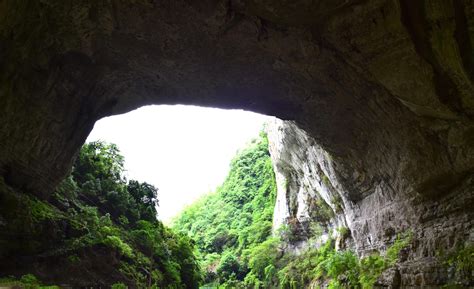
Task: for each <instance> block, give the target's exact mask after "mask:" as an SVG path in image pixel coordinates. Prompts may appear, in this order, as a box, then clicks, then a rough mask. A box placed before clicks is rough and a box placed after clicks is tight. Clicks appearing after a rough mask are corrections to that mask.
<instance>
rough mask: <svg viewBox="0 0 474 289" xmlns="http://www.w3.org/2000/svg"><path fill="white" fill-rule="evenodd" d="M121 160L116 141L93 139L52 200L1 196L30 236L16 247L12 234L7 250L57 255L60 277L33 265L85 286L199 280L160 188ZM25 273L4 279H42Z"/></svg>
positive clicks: (194, 284) (190, 248)
mask: <svg viewBox="0 0 474 289" xmlns="http://www.w3.org/2000/svg"><path fill="white" fill-rule="evenodd" d="M123 162H124V159H123V157H122V156H121V155H120V152H119V150H118V148H117V147H116V146H115V145H113V144H106V143H104V142H92V143H88V144H85V145H84V146H83V147H82V149H81V151H80V153H79V155H78V157H77V159H76V161H75V163H74V166H73V169H72V172H71V174H70V176H68V177H67V178H66V179H65V180H64V181H63V182H62V184H61V185H60V186H59V187H58V188H57V190H56V192H55V194H54V196H53V197H52V198H51V199H50V200H49V202H45V201H41V200H38V199H36V198H34V197H32V196H28V195H18V196H17V194H10V195H8V196H3V199H4V200H6V201H7V203H6V204H7V205H6V206H5V207H7V208H8V209H9V210H11V214H12V215H15V220H16V221H17V222H18V223H17V224H16V225H15V224H12V226H11V228H9V229H10V230H15V228H16V227H19V224H21V226H20V228H22V230H21V231H20V232H19V233H18V234H25V235H26V236H28V239H25V238H19V240H21V241H20V242H18V243H20V245H18V248H15V247H13V246H15V245H14V242H9V243H8V244H9V246H11V248H8V250H9V252H15V253H14V254H15V255H20V256H21V254H24V255H30V256H31V255H33V256H35V254H36V255H37V256H38V257H37V258H35V259H33V260H32V262H38V264H39V265H38V266H41V264H44V263H45V262H44V260H45V259H48V258H50V259H51V260H54V262H55V265H56V266H55V267H50V266H48V267H46V270H52V269H54V270H55V271H56V272H60V273H59V274H55V275H57V276H56V277H52V278H51V277H50V276H52V275H53V276H54V274H52V273H53V272H51V273H50V274H48V273H46V274H45V273H44V272H45V271H44V270H37V271H35V272H29V273H38V274H42V276H39V277H43V276H44V277H46V278H47V279H49V280H50V281H51V283H52V282H55V281H56V282H59V281H58V280H59V279H58V278H60V281H61V282H64V283H66V284H72V285H75V286H78V284H81V286H84V285H88V286H87V287H91V286H92V287H99V286H102V287H103V286H112V285H113V288H125V287H126V286H129V287H132V288H173V289H178V288H198V286H199V282H200V278H201V276H200V269H199V267H198V263H197V260H196V258H195V255H194V251H195V249H194V244H193V242H192V241H191V240H190V239H189V238H188V237H187V236H185V235H183V234H176V233H174V232H173V231H172V230H171V229H169V228H167V227H165V226H164V225H163V224H162V223H161V222H160V221H158V220H157V205H158V199H157V189H156V188H155V187H153V186H152V185H150V184H148V183H142V182H138V181H134V180H130V181H127V180H126V179H125V177H124V175H123V173H124V168H123ZM10 198H11V200H10ZM5 216H7V217H8V218H9V219H11V216H9V215H5ZM10 244H11V245H10ZM8 254H10V253H8ZM30 259H31V257H30ZM36 260H38V261H36ZM22 264H23V263H22ZM33 268H35V267H34V266H33ZM16 272H18V271H16ZM16 272H15V274H17V273H16ZM24 273H26V272H24ZM23 275H24V277H21V278H19V277H16V278H13V277H12V278H10V277H8V278H7V279H4V280H3V284H17V283H18V284H23V285H22V286H27V285H28V284H31V286H36V287H38V286H39V285H38V284H40V282H39V281H37V280H36V279H35V276H34V275H32V274H23ZM18 276H21V275H20V274H18ZM25 276H26V277H25ZM0 277H1V275H0ZM15 280H16V281H15ZM0 281H2V280H0ZM15 282H16V283H15ZM69 282H71V283H69ZM0 284H2V282H0ZM28 286H30V285H28ZM36 287H34V288H36ZM32 288H33V287H32Z"/></svg>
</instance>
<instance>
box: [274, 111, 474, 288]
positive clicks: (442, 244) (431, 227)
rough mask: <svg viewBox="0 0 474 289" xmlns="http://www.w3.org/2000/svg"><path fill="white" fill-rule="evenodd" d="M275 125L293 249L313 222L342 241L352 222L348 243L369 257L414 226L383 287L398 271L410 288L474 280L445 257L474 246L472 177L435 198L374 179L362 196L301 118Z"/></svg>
mask: <svg viewBox="0 0 474 289" xmlns="http://www.w3.org/2000/svg"><path fill="white" fill-rule="evenodd" d="M267 131H268V138H269V147H270V153H271V156H272V160H273V163H274V169H275V175H276V179H277V186H278V194H277V202H276V205H275V213H274V228H275V229H276V228H278V227H279V226H282V225H286V226H289V227H290V228H294V229H295V230H294V232H293V233H295V234H296V235H297V236H298V237H299V238H296V239H293V240H291V241H290V245H293V248H296V249H299V248H301V247H305V246H308V239H309V238H311V237H312V236H311V233H312V232H311V230H310V226H311V224H320V225H322V226H323V227H324V228H323V229H324V231H325V232H327V233H328V234H330V235H332V236H333V237H335V238H339V239H340V238H341V236H340V235H341V232H345V229H340V228H344V227H346V228H348V229H349V230H350V234H346V236H343V237H344V238H345V239H346V240H343V244H342V245H343V246H344V245H345V246H346V247H349V248H350V249H353V250H355V251H356V252H357V253H358V254H359V255H362V256H364V255H368V254H370V253H373V252H375V251H379V252H383V251H384V250H385V249H386V248H387V247H388V246H390V245H391V244H392V243H393V242H394V240H395V239H396V237H397V235H400V234H403V233H407V232H411V233H412V236H413V237H412V241H411V244H410V246H409V248H408V250H407V251H405V252H403V253H404V254H403V256H401V262H400V264H398V265H397V268H395V269H394V270H392V271H390V272H389V273H387V274H386V275H387V276H384V278H382V280H381V282H382V284H381V285H390V286H393V285H394V284H393V280H394V279H393V276H395V275H398V274H399V275H400V278H401V279H400V282H401V283H400V285H401V286H404V287H407V286H441V285H445V284H447V283H448V282H458V283H460V284H463V285H465V286H466V285H471V286H472V285H473V283H472V278H471V276H470V275H467V276H466V275H464V276H454V274H453V271H454V269H453V268H450V267H449V266H447V265H446V264H444V263H443V260H444V258H445V256H443V255H442V254H443V253H442V252H450V251H455V250H456V249H457V248H459V247H463V246H472V245H473V244H474V212H473V211H472V206H473V204H474V197H473V194H472V189H473V186H474V178H472V176H470V177H467V178H466V179H465V180H463V181H462V182H460V183H459V184H457V186H455V187H453V188H452V189H451V190H450V191H449V192H446V193H445V194H444V195H443V196H438V197H437V198H432V199H428V198H426V196H423V195H422V194H420V193H419V192H410V191H398V190H395V189H394V188H393V187H391V185H390V183H388V182H387V181H386V180H380V181H378V182H374V183H372V184H368V185H367V187H366V188H365V192H366V196H365V197H364V198H362V199H359V200H357V201H354V200H352V198H351V192H350V190H351V188H350V187H349V188H348V187H346V186H345V185H344V183H342V182H341V181H340V179H339V174H338V170H339V168H338V167H337V165H336V164H335V163H334V162H333V160H332V156H331V153H329V152H327V151H325V150H323V149H322V148H321V147H320V146H319V145H317V144H316V142H315V141H314V140H313V139H312V138H311V137H310V136H309V135H308V134H307V133H305V132H304V131H302V130H301V129H299V128H298V127H297V126H296V125H295V124H294V123H291V122H284V121H281V120H277V119H275V120H274V121H273V122H272V123H270V124H269V125H268V127H267ZM354 173H355V172H354ZM328 207H329V211H328ZM321 216H323V217H321ZM295 224H298V226H296V227H295ZM290 248H291V247H290Z"/></svg>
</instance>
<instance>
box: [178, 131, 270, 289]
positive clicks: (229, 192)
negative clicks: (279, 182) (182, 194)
mask: <svg viewBox="0 0 474 289" xmlns="http://www.w3.org/2000/svg"><path fill="white" fill-rule="evenodd" d="M275 194H276V185H275V177H274V173H273V169H272V164H271V160H270V155H269V152H268V140H267V138H266V135H264V134H263V133H262V134H261V136H260V138H259V139H256V140H254V141H253V142H252V143H250V144H249V146H248V147H247V148H245V149H244V150H242V151H240V152H239V153H238V154H237V156H236V157H235V158H234V159H233V160H232V162H231V165H230V171H229V174H228V176H227V178H226V180H225V181H224V183H223V184H222V185H221V186H220V187H219V188H218V189H217V191H216V192H215V193H212V194H209V195H207V196H204V197H203V198H201V199H200V200H198V201H197V202H196V203H194V204H193V205H191V206H190V207H188V208H187V209H186V210H184V211H183V212H182V214H181V215H180V216H179V217H178V218H177V219H176V220H174V228H175V229H176V230H179V231H181V232H183V233H187V234H189V236H190V237H191V238H193V239H194V240H195V242H196V245H197V247H198V249H199V251H200V252H201V264H202V267H203V270H204V275H205V281H206V282H207V283H216V282H217V283H225V282H227V283H228V284H231V283H232V282H233V280H236V281H239V280H240V281H242V280H244V278H245V277H246V275H247V274H248V273H249V270H250V269H249V268H250V267H249V266H251V260H250V258H248V257H245V256H249V255H248V254H247V252H248V251H249V250H252V249H253V248H256V247H258V246H261V244H262V243H264V242H265V241H266V240H267V239H268V238H269V237H270V235H271V230H272V216H273V208H274V204H275Z"/></svg>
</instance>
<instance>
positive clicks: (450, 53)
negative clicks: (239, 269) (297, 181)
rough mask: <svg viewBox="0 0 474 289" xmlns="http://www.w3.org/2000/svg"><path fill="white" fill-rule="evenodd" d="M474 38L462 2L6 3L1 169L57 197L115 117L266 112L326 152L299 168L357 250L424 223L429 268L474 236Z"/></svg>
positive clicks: (472, 6)
mask: <svg viewBox="0 0 474 289" xmlns="http://www.w3.org/2000/svg"><path fill="white" fill-rule="evenodd" d="M473 45H474V3H473V2H472V1H463V0H459V1H445V0H434V1H427V0H426V1H408V0H400V1H392V0H370V1H329V0H324V1H323V0H320V1H303V0H301V1H263V0H262V1H260V0H258V1H257V0H253V1H250V0H248V1H247V0H238V1H234V0H231V1H227V0H226V1H220V0H206V1H192V0H191V1H190V0H188V1H179V0H178V1H154V0H138V1H128V0H122V1H120V0H113V1H87V0H81V1H54V0H46V1H32V0H21V1H18V0H3V1H0V67H1V69H0V79H1V86H0V123H1V126H0V174H1V175H2V176H3V178H4V179H5V183H6V184H7V185H8V186H10V187H12V188H14V189H16V190H18V191H26V192H29V193H33V194H35V195H37V196H40V197H42V198H47V197H48V194H49V193H50V192H51V191H52V189H53V188H54V187H55V186H56V185H57V184H58V183H59V182H60V181H61V179H62V178H63V177H64V176H65V175H66V174H67V172H68V171H69V169H70V167H71V163H72V160H73V158H74V156H75V154H76V152H77V151H78V149H79V147H80V146H81V145H82V143H83V142H84V140H85V138H86V137H87V135H88V133H89V132H90V130H91V129H92V127H93V124H94V122H95V121H96V120H98V119H100V118H102V117H104V116H108V115H113V114H117V113H123V112H126V111H129V110H132V109H134V108H137V107H139V106H142V105H146V104H178V103H179V104H195V105H203V106H215V107H221V108H242V109H247V110H252V111H256V112H261V113H265V114H269V115H274V116H277V117H279V118H281V119H285V120H292V121H293V122H294V124H295V127H294V128H292V129H294V130H295V131H296V130H299V129H301V130H302V132H304V135H306V136H307V140H308V141H309V142H314V143H310V144H309V147H311V148H317V149H316V151H317V150H319V149H321V150H322V151H324V154H323V155H324V159H325V160H322V158H321V156H322V155H320V154H316V155H314V154H313V153H305V152H304V151H303V152H301V151H297V153H296V154H295V155H296V156H298V158H301V159H300V164H296V163H292V161H289V163H292V164H293V166H301V165H302V163H305V162H307V163H308V167H309V168H317V169H319V170H321V171H322V172H324V175H326V176H327V178H328V180H329V181H330V183H331V184H332V186H333V187H334V189H335V190H336V191H337V192H339V195H340V196H341V197H342V201H343V203H344V207H345V208H348V209H347V211H346V212H347V216H348V217H347V218H346V221H347V222H350V223H351V224H352V225H351V231H352V233H353V236H354V239H355V243H356V246H357V248H360V249H361V250H365V249H366V248H370V246H373V244H378V242H383V237H382V235H383V234H384V232H383V230H384V229H385V228H389V226H391V227H393V229H394V232H397V231H399V230H404V229H406V228H408V227H410V226H415V227H416V228H422V229H420V230H421V231H420V232H421V233H420V234H418V235H417V237H418V242H420V243H422V244H424V245H423V246H422V245H420V250H418V251H416V253H414V254H416V256H414V257H413V258H414V259H413V260H424V259H423V258H428V257H429V256H430V254H432V252H433V250H434V248H437V247H440V246H441V247H442V246H448V247H449V246H455V243H457V242H467V241H468V240H469V238H470V239H471V241H472V236H473V233H472V213H468V212H470V211H471V208H472V207H473V205H474V203H473V185H472V182H471V179H472V174H473V172H474V123H473V116H474V87H473V77H474V71H473V68H474V53H473V49H472V48H473ZM297 135H298V136H299V135H300V133H299V132H298V133H297ZM297 139H301V138H300V137H297ZM295 146H296V147H295V150H296V149H297V148H298V146H297V145H295ZM316 161H317V162H318V164H316V163H315V162H316ZM315 166H316V167H315ZM297 172H298V170H297ZM314 173H316V171H314ZM298 174H300V173H299V172H298ZM309 176H313V174H310V175H309ZM374 207H376V208H377V209H376V210H373V209H374ZM368 212H369V213H368ZM370 212H372V213H370ZM387 218H388V219H387ZM387 220H389V221H387ZM380 222H382V223H383V224H380ZM447 227H449V229H446V228H447ZM445 229H446V230H445ZM416 230H417V229H416ZM439 231H443V232H444V233H442V234H441V235H440V233H439ZM451 231H452V233H449V232H451ZM390 232H391V231H390ZM359 236H360V237H359ZM367 236H370V240H368V239H367ZM452 236H455V237H452ZM441 239H442V240H443V241H440V242H438V241H437V240H441ZM445 239H446V240H445ZM421 248H426V252H425V249H421ZM413 262H416V261H413ZM423 280H424V279H423ZM423 280H422V281H420V282H428V283H429V282H430V281H423ZM428 283H427V284H428Z"/></svg>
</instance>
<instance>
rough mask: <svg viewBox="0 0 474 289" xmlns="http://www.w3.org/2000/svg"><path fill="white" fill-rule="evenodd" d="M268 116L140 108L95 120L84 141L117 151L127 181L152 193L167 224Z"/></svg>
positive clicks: (218, 176) (219, 176)
mask: <svg viewBox="0 0 474 289" xmlns="http://www.w3.org/2000/svg"><path fill="white" fill-rule="evenodd" d="M266 120H268V116H263V115H259V114H256V113H252V112H248V111H242V110H221V109H216V108H203V107H196V106H182V105H175V106H168V105H160V106H146V107H142V108H139V109H137V110H134V111H132V112H129V113H126V114H122V115H118V116H112V117H107V118H104V119H101V120H99V121H98V122H97V123H96V124H95V127H94V129H93V131H92V132H91V134H90V135H89V137H88V139H87V141H88V142H89V141H94V140H104V141H106V142H112V143H115V144H117V145H118V147H119V149H120V151H121V153H122V155H123V156H124V157H125V169H126V170H127V173H126V175H127V178H128V179H136V180H139V181H146V182H148V183H150V184H153V185H154V186H156V187H157V188H158V198H159V204H160V206H159V208H158V214H159V218H160V219H161V220H163V221H164V222H168V221H170V220H171V218H172V217H174V216H175V215H176V214H178V213H179V212H180V211H181V210H182V209H183V208H184V207H185V206H186V205H189V204H191V203H192V202H193V201H194V200H196V198H198V197H199V196H201V195H202V194H205V193H207V192H210V191H213V190H214V189H215V188H216V187H217V186H218V185H220V184H221V183H222V181H223V180H224V178H225V176H226V175H227V173H228V170H229V163H230V160H231V159H232V157H233V156H234V155H235V153H236V152H237V150H238V149H240V148H242V147H244V146H245V144H246V143H247V142H248V141H250V140H251V139H252V138H255V137H257V136H258V133H259V132H260V130H261V129H262V127H263V123H264V122H265V121H266Z"/></svg>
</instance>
